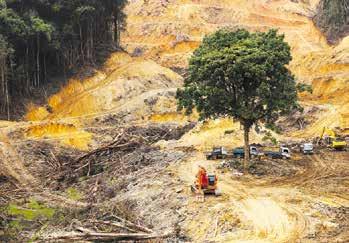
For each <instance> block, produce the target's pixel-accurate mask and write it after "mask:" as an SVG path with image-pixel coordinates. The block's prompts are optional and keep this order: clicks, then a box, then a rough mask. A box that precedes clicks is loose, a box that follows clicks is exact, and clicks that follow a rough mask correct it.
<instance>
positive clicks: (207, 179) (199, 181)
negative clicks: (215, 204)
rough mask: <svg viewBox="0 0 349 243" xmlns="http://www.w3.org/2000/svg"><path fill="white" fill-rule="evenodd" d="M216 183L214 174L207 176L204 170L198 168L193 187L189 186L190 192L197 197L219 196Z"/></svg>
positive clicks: (216, 179)
mask: <svg viewBox="0 0 349 243" xmlns="http://www.w3.org/2000/svg"><path fill="white" fill-rule="evenodd" d="M217 183H218V178H217V176H216V175H215V174H208V173H207V172H206V169H205V168H204V167H202V166H200V167H199V171H198V173H197V174H196V180H195V182H194V185H192V186H191V190H192V192H194V193H196V194H199V195H205V194H214V195H216V196H220V195H221V192H220V191H219V189H218V186H217Z"/></svg>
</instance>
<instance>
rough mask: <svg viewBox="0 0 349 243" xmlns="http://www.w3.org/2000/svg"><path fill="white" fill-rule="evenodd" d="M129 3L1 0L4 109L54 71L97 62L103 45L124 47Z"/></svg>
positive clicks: (0, 75) (0, 103) (0, 104)
mask: <svg viewBox="0 0 349 243" xmlns="http://www.w3.org/2000/svg"><path fill="white" fill-rule="evenodd" d="M126 3H127V0H103V1H100V0H0V58H1V60H0V67H1V68H0V78H1V83H0V85H1V87H0V88H1V89H0V95H1V96H0V113H2V112H3V111H4V109H5V110H6V107H9V106H8V103H9V102H11V96H15V95H16V96H18V95H19V96H21V95H24V94H28V95H30V93H31V90H33V89H37V88H39V87H41V86H42V84H44V83H47V82H48V81H49V77H50V76H52V75H62V73H67V72H68V71H69V70H71V69H73V68H76V67H79V66H80V65H86V64H95V63H96V62H98V61H100V59H101V58H103V56H102V55H101V53H100V52H98V51H97V49H98V47H100V46H104V47H105V45H106V44H114V45H115V46H118V44H119V36H120V30H122V29H123V28H124V25H125V21H124V19H125V15H124V13H123V8H124V6H125V5H126ZM8 50H12V51H8ZM6 92H8V93H9V96H8V97H7V98H4V97H6V95H5V93H6Z"/></svg>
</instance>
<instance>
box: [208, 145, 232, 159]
mask: <svg viewBox="0 0 349 243" xmlns="http://www.w3.org/2000/svg"><path fill="white" fill-rule="evenodd" d="M227 157H228V152H227V150H226V149H225V148H224V147H215V148H213V149H212V151H211V152H208V153H207V154H206V159H207V160H215V159H225V158H227Z"/></svg>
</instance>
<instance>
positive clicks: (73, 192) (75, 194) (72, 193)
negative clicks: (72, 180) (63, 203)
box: [65, 187, 82, 201]
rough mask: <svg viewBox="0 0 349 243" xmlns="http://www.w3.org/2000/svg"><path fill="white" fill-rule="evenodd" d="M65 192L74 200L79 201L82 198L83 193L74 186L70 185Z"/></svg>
mask: <svg viewBox="0 0 349 243" xmlns="http://www.w3.org/2000/svg"><path fill="white" fill-rule="evenodd" d="M65 193H66V194H67V196H68V198H70V199H72V200H74V201H78V200H80V199H81V198H82V195H81V193H80V192H78V190H76V189H75V188H73V187H69V188H68V189H67V190H66V191H65Z"/></svg>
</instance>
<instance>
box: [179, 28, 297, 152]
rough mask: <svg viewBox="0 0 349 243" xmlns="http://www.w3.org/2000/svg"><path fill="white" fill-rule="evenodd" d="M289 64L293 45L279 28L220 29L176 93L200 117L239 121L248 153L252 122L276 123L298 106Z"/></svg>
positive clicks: (197, 56) (196, 57)
mask: <svg viewBox="0 0 349 243" xmlns="http://www.w3.org/2000/svg"><path fill="white" fill-rule="evenodd" d="M290 61H291V54H290V47H289V45H288V44H287V43H286V42H285V41H284V36H283V35H278V34H277V31H276V30H270V31H268V32H256V33H250V32H248V31H246V30H243V29H240V30H237V31H229V30H219V31H217V32H215V33H214V34H212V35H210V36H207V37H205V38H204V40H203V42H202V44H201V45H200V47H199V48H198V49H197V50H195V52H194V54H193V56H192V57H191V59H190V61H189V75H188V78H187V79H186V80H185V84H184V89H179V90H178V91H177V98H178V108H179V109H180V110H181V109H185V110H186V112H187V113H191V112H192V110H193V109H194V108H196V109H197V111H198V112H199V114H200V118H201V119H207V118H217V117H223V116H229V117H233V118H235V119H237V120H238V121H240V122H241V124H242V125H243V126H244V128H245V129H244V130H245V149H248V147H246V146H248V142H249V141H248V139H249V138H248V133H249V130H250V128H251V127H252V125H253V124H256V123H258V122H260V121H262V122H273V121H275V120H276V119H277V118H278V117H279V116H280V115H283V114H287V113H288V112H290V111H291V110H293V109H295V108H297V107H298V103H297V91H296V82H295V79H294V77H293V75H292V74H291V73H290V71H289V70H288V69H287V67H286V65H287V64H289V62H290ZM246 143H247V144H246ZM247 151H249V150H247ZM248 155H249V152H247V153H246V152H245V156H247V159H249V158H248Z"/></svg>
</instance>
